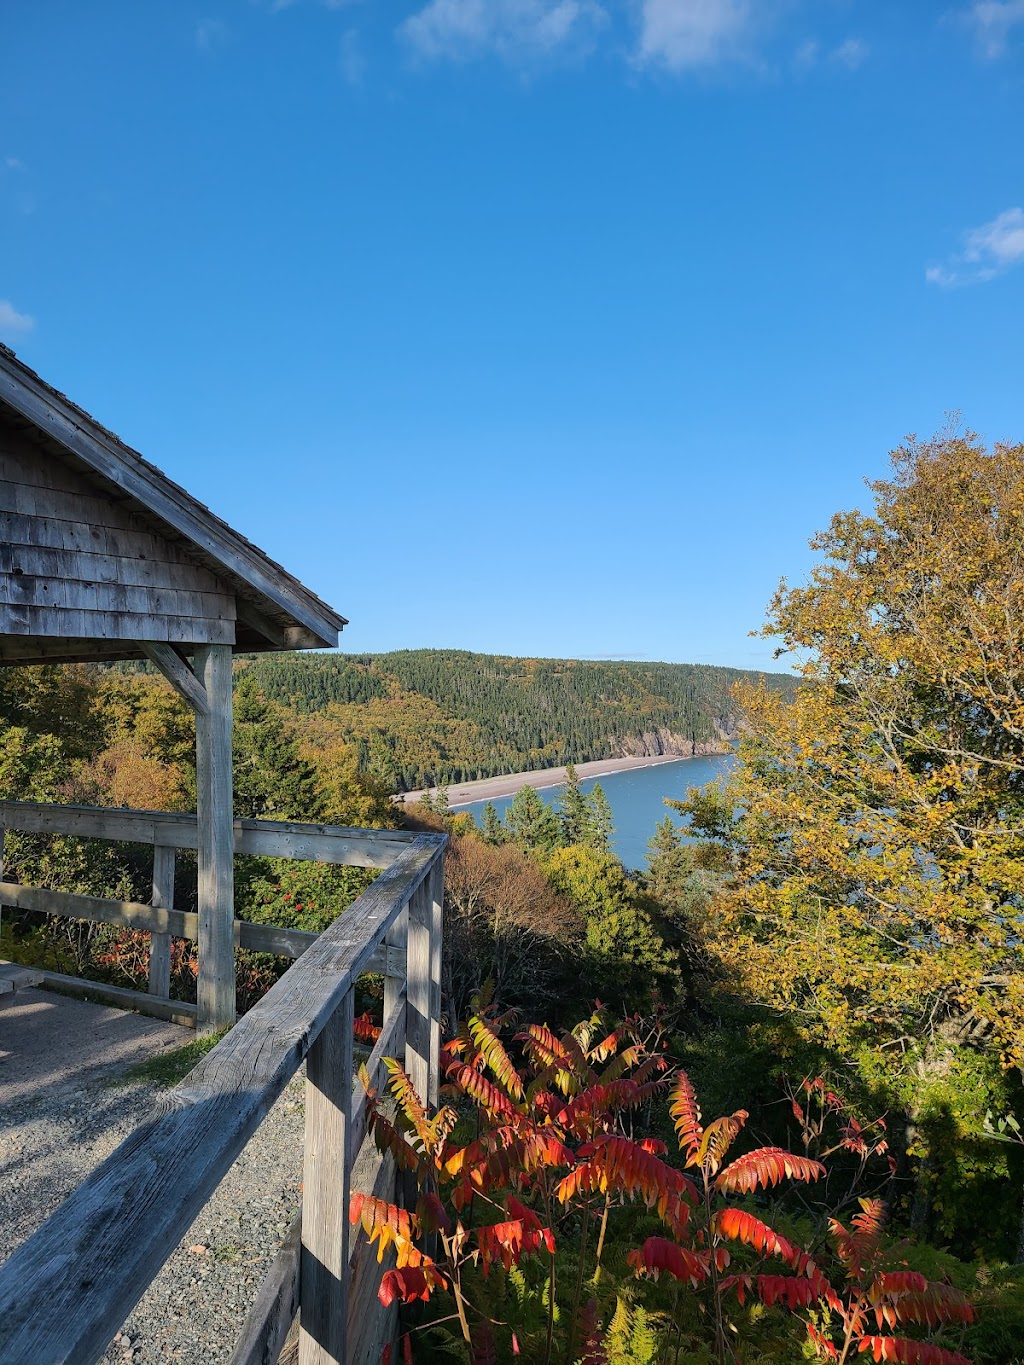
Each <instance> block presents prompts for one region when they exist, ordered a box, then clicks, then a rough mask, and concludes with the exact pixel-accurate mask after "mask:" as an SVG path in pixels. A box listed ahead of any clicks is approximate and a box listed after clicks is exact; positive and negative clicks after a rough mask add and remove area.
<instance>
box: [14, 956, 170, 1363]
mask: <svg viewBox="0 0 1024 1365" xmlns="http://www.w3.org/2000/svg"><path fill="white" fill-rule="evenodd" d="M42 977H43V980H42V985H43V986H44V987H45V988H46V990H48V991H53V992H54V993H55V994H56V995H70V996H73V997H74V998H75V999H76V1000H92V1001H95V1002H97V1003H99V1004H101V1005H113V1007H114V1008H115V1009H119V1010H133V1011H134V1012H135V1013H136V1014H145V1015H147V1016H148V1017H149V1018H151V1019H164V1020H166V1021H167V1023H169V1024H180V1025H181V1027H182V1028H195V1026H196V1007H195V1005H190V1004H189V1003H188V1002H187V1001H185V1000H161V999H160V997H159V996H156V995H147V993H146V992H145V991H133V990H129V988H128V987H127V986H108V985H107V984H106V983H105V982H102V981H86V980H85V979H84V977H81V976H65V975H64V974H63V972H48V971H44V972H43V973H42ZM3 1359H4V1356H3V1335H2V1330H0V1360H3Z"/></svg>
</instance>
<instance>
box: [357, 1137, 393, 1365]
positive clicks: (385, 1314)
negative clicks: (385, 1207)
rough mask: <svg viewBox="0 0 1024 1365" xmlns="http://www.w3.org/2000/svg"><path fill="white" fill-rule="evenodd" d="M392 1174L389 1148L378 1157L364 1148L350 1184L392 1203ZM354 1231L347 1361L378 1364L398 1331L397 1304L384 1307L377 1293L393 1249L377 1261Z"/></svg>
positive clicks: (363, 1237)
mask: <svg viewBox="0 0 1024 1365" xmlns="http://www.w3.org/2000/svg"><path fill="white" fill-rule="evenodd" d="M368 1165H369V1166H370V1169H371V1170H372V1172H373V1178H372V1182H371V1181H370V1180H369V1179H367V1178H366V1177H367V1171H366V1168H367V1166H368ZM360 1168H362V1169H360ZM396 1177H397V1171H396V1167H395V1159H394V1157H393V1156H392V1155H391V1153H390V1152H388V1153H386V1154H385V1155H384V1156H383V1157H381V1156H380V1155H379V1154H378V1153H377V1152H376V1151H374V1152H373V1153H372V1155H371V1154H370V1153H368V1152H367V1151H366V1150H365V1149H364V1151H363V1153H362V1154H361V1155H360V1161H359V1167H357V1169H356V1171H355V1172H354V1174H353V1184H354V1185H357V1188H360V1189H364V1190H367V1192H368V1193H369V1194H372V1195H373V1197H374V1198H375V1199H386V1200H387V1201H388V1203H393V1202H394V1201H395V1196H396V1184H397V1179H396ZM354 1232H355V1236H354V1237H353V1238H352V1242H353V1247H352V1255H351V1259H350V1265H351V1275H350V1278H349V1299H348V1336H349V1359H348V1365H380V1360H381V1356H382V1354H383V1351H384V1347H385V1345H386V1344H387V1343H388V1342H389V1341H391V1342H393V1341H394V1340H395V1338H396V1337H397V1335H398V1305H397V1304H392V1305H391V1307H390V1308H384V1307H383V1306H382V1305H381V1302H380V1300H379V1299H378V1297H377V1290H378V1289H379V1288H380V1282H381V1278H382V1276H383V1273H384V1271H385V1270H386V1269H390V1268H391V1267H392V1266H393V1265H394V1252H393V1251H392V1252H390V1253H389V1254H388V1255H387V1256H386V1257H385V1263H384V1264H383V1265H381V1264H379V1263H378V1261H377V1253H376V1251H375V1249H374V1247H373V1246H372V1245H371V1244H370V1242H369V1241H368V1240H367V1237H366V1233H365V1232H364V1231H363V1229H362V1228H361V1227H358V1228H355V1229H354Z"/></svg>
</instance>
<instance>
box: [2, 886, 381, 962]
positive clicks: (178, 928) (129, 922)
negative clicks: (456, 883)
mask: <svg viewBox="0 0 1024 1365" xmlns="http://www.w3.org/2000/svg"><path fill="white" fill-rule="evenodd" d="M0 905H9V906H11V907H12V908H13V909H15V910H29V911H32V912H33V913H35V914H42V915H59V916H61V917H62V918H64V919H85V920H89V921H90V922H91V923H93V924H119V925H122V926H123V927H124V928H126V929H140V930H142V931H143V932H144V933H149V934H154V935H160V934H166V935H167V936H168V937H169V938H187V939H190V940H191V941H192V942H193V943H196V942H198V939H199V916H198V915H197V914H196V913H195V911H193V910H173V909H171V908H170V907H167V906H160V905H143V904H142V902H141V901H108V900H104V899H103V897H102V896H83V895H80V894H79V893H78V892H75V891H52V890H51V889H50V888H49V887H47V886H22V885H21V883H20V882H0ZM318 938H319V934H309V933H307V932H306V931H305V930H304V929H282V928H281V927H280V926H279V925H276V924H253V923H251V922H250V921H249V920H244V919H236V920H235V922H234V943H235V947H236V948H248V949H249V951H250V952H253V953H273V954H274V955H275V956H277V957H290V958H299V957H301V956H302V954H303V953H304V952H306V951H307V949H309V948H311V947H312V946H313V944H314V943H315V942H316V941H317V939H318ZM397 963H398V959H397V958H396V957H395V954H394V950H389V949H388V948H386V947H385V945H384V944H381V945H380V946H379V947H377V948H375V949H374V951H373V952H372V953H371V955H370V959H369V961H368V962H367V964H366V967H365V970H366V971H368V972H381V973H383V972H387V971H392V972H395V971H397V970H398V965H397ZM403 981H404V977H403Z"/></svg>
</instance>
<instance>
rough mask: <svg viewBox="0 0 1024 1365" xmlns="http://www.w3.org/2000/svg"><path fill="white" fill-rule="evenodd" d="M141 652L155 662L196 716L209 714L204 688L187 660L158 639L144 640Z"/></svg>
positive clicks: (151, 661)
mask: <svg viewBox="0 0 1024 1365" xmlns="http://www.w3.org/2000/svg"><path fill="white" fill-rule="evenodd" d="M142 652H143V653H144V654H145V656H146V658H147V659H148V660H149V661H150V663H152V664H155V665H156V667H157V668H159V670H160V672H161V673H162V674H163V675H164V677H165V678H166V679H167V681H168V682H169V683H170V684H171V686H172V687H173V688H174V690H175V692H177V693H178V695H179V696H180V697H184V699H185V700H186V701H187V702H188V704H189V706H191V708H192V710H193V711H194V712H195V713H196V715H197V716H205V715H208V714H209V710H210V704H209V702H208V700H207V697H206V688H205V687H204V686H203V684H202V683H201V682H200V681H199V679H198V678H197V677H196V675H195V674H194V673H193V671H192V669H191V668H190V667H189V664H188V662H187V661H186V660H185V659H184V658H183V657H182V656H181V655H180V654H179V653H178V651H177V650H176V649H174V648H172V647H171V646H170V645H167V644H162V643H161V642H160V641H159V640H153V641H150V640H145V641H143V643H142Z"/></svg>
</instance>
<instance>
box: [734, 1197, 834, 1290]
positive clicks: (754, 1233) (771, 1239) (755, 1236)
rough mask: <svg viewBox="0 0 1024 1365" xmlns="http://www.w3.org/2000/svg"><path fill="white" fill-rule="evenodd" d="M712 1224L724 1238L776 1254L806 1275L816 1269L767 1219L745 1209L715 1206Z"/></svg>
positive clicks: (763, 1251)
mask: <svg viewBox="0 0 1024 1365" xmlns="http://www.w3.org/2000/svg"><path fill="white" fill-rule="evenodd" d="M712 1228H713V1230H714V1231H715V1232H716V1233H717V1234H718V1236H719V1237H724V1238H725V1239H726V1240H727V1241H730V1242H743V1243H744V1244H745V1245H746V1246H751V1247H753V1248H754V1250H755V1251H760V1252H761V1253H762V1255H765V1256H778V1257H780V1259H781V1260H783V1261H785V1262H786V1264H787V1265H788V1266H789V1267H790V1268H791V1269H793V1270H795V1271H797V1273H798V1274H801V1275H808V1276H809V1275H812V1274H814V1273H815V1272H816V1270H817V1267H816V1266H815V1264H814V1261H813V1260H812V1259H811V1257H810V1256H808V1255H807V1253H806V1251H801V1249H800V1248H799V1247H798V1246H794V1245H793V1243H792V1242H789V1241H787V1240H786V1238H785V1237H780V1236H779V1234H778V1233H777V1232H775V1231H774V1230H773V1229H772V1228H770V1227H769V1226H768V1224H767V1223H762V1222H761V1220H760V1218H755V1217H754V1215H753V1214H752V1213H747V1211H746V1210H745V1209H719V1211H718V1212H717V1213H716V1214H715V1215H714V1219H713V1221H712Z"/></svg>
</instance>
